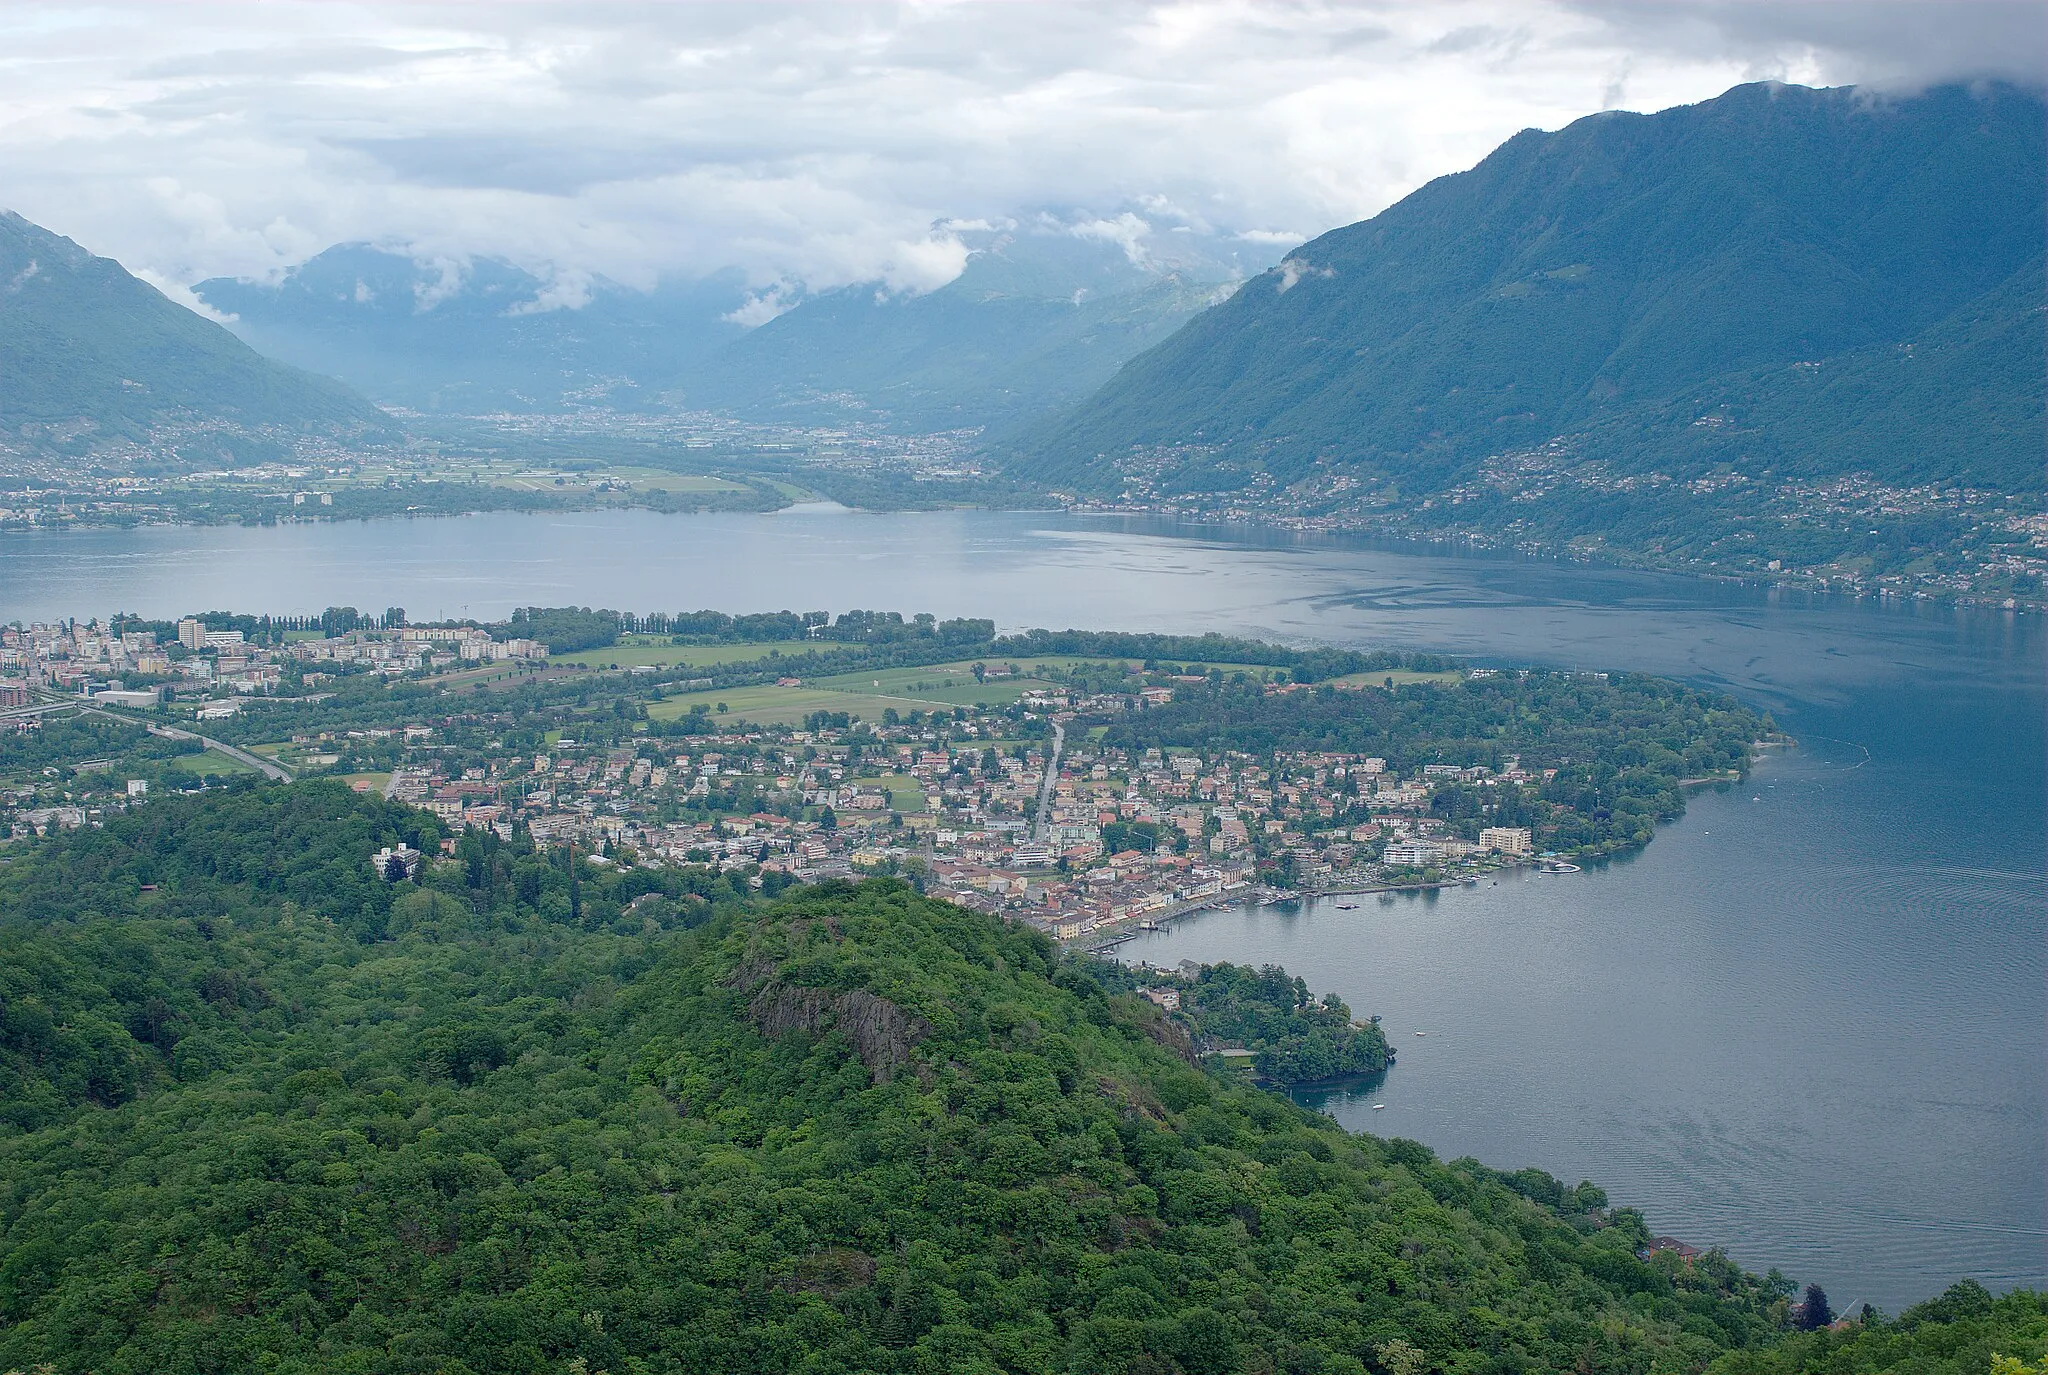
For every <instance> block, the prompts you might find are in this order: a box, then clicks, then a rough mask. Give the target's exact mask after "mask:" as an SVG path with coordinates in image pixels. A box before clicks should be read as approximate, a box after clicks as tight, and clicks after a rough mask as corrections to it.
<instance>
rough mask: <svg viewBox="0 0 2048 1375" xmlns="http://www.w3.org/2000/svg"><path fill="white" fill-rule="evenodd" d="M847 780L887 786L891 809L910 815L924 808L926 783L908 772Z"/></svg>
mask: <svg viewBox="0 0 2048 1375" xmlns="http://www.w3.org/2000/svg"><path fill="white" fill-rule="evenodd" d="M847 781H848V782H849V783H857V784H859V785H860V786H861V787H863V788H887V789H888V790H889V808H890V810H891V811H897V812H902V813H904V814H905V815H908V814H910V813H912V812H922V811H923V810H924V784H922V783H920V782H918V781H917V780H916V779H915V778H912V777H910V776H909V775H908V774H900V773H888V774H883V775H881V776H880V777H868V778H853V779H848V780H847Z"/></svg>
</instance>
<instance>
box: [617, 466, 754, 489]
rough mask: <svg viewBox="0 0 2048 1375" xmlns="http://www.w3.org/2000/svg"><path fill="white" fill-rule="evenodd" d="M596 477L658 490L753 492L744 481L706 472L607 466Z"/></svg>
mask: <svg viewBox="0 0 2048 1375" xmlns="http://www.w3.org/2000/svg"><path fill="white" fill-rule="evenodd" d="M593 476H596V477H603V478H608V479H610V480H612V481H614V482H630V483H632V484H633V485H634V486H635V487H645V488H649V489H651V490H653V491H657V492H751V491H753V490H754V489H753V488H751V487H749V486H747V485H746V484H745V483H743V482H732V481H729V480H727V479H725V478H722V477H711V476H710V475H708V474H705V473H671V472H667V471H665V470H663V469H660V468H606V469H604V470H603V471H602V472H600V473H596V474H593Z"/></svg>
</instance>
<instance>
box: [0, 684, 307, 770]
mask: <svg viewBox="0 0 2048 1375" xmlns="http://www.w3.org/2000/svg"><path fill="white" fill-rule="evenodd" d="M53 711H78V712H83V713H85V714H86V715H89V716H99V717H103V718H105V719H106V720H109V721H119V722H121V723H122V724H123V725H128V726H140V727H142V728H143V729H144V730H146V731H148V732H149V733H150V734H151V735H155V736H160V737H162V738H163V739H165V740H197V741H198V742H199V743H200V744H202V745H204V746H206V748H208V749H210V750H219V751H220V752H221V753H222V754H224V755H226V756H227V757H228V758H230V759H233V760H236V761H238V762H240V763H243V764H247V765H248V766H249V767H250V768H252V769H255V770H256V771H257V772H258V773H260V774H262V775H263V776H264V777H265V778H272V779H276V780H277V781H278V782H280V783H289V782H291V781H292V773H291V770H290V769H287V768H286V767H284V765H282V764H279V763H276V762H274V761H273V760H269V759H265V758H264V757H263V756H262V755H260V754H251V753H250V752H249V751H247V750H245V749H243V748H241V747H240V746H239V745H230V744H228V743H227V742H226V741H224V740H215V739H214V738H213V737H211V736H207V735H201V734H199V733H198V732H197V731H189V730H181V729H180V728H178V727H177V726H160V725H158V724H156V723H155V722H153V721H143V720H138V719H137V718H135V717H133V716H126V715H123V714H122V713H120V712H118V711H108V710H107V709H106V708H105V707H102V706H95V705H94V704H93V703H91V702H86V701H80V700H78V699H76V698H64V699H59V700H57V701H46V702H37V703H35V704H34V705H33V706H26V707H11V708H9V709H7V710H5V711H0V721H11V720H19V719H20V718H21V717H24V716H44V715H47V714H48V713H50V712H53Z"/></svg>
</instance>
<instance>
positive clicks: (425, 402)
mask: <svg viewBox="0 0 2048 1375" xmlns="http://www.w3.org/2000/svg"><path fill="white" fill-rule="evenodd" d="M193 292H194V294H195V295H197V296H198V297H199V298H200V299H201V300H203V301H205V302H206V303H207V304H208V305H209V306H212V307H213V308H214V309H215V310H218V311H220V312H221V313H222V314H224V315H229V316H232V317H233V322H232V327H233V329H234V330H235V332H236V333H238V334H240V335H241V336H242V337H243V338H244V339H246V340H248V341H249V342H250V343H251V344H253V345H255V346H256V347H257V348H260V349H262V350H263V351H264V352H266V353H269V354H272V355H274V356H276V357H278V358H283V359H287V360H289V361H290V362H293V363H296V364H297V365H299V366H300V367H304V368H312V369H315V370H317V371H320V372H325V373H330V374H332V375H333V376H336V377H339V378H343V379H345V380H346V381H347V382H348V383H349V384H350V385H352V386H355V387H357V388H360V389H361V390H362V391H363V392H364V393H365V394H366V395H369V396H372V397H375V398H376V399H377V400H378V401H380V402H382V403H384V404H386V405H391V406H400V407H405V408H407V409H411V410H418V411H425V412H430V413H454V414H471V415H474V414H482V413H485V412H490V411H507V410H509V411H545V410H559V409H561V408H563V407H564V406H566V405H575V404H578V403H583V404H591V405H608V406H615V407H624V408H627V409H633V408H637V407H640V406H643V405H646V404H649V403H651V402H652V400H653V397H654V394H655V392H656V391H658V390H659V389H661V388H662V387H665V386H667V385H668V384H669V382H670V381H671V380H672V379H673V378H674V377H675V376H676V375H677V374H678V373H679V372H681V371H682V370H683V369H685V368H687V367H689V366H690V365H691V364H693V363H695V362H696V361H698V360H700V359H702V358H704V357H706V356H707V355H709V354H710V353H712V352H714V351H715V350H717V349H718V348H720V347H722V346H724V345H726V344H729V343H731V342H732V341H733V340H735V339H737V338H739V337H740V335H741V334H742V332H743V331H742V330H741V329H740V327H739V326H737V325H734V324H730V323H727V322H726V321H724V320H723V319H722V318H721V317H722V316H724V315H726V314H728V313H730V312H732V311H734V310H736V309H738V308H739V307H740V306H741V305H742V304H743V303H744V302H745V300H746V283H745V282H744V281H742V280H741V279H740V277H739V275H738V274H737V273H734V274H729V275H726V276H722V277H714V278H710V279H708V280H704V281H696V282H687V283H667V284H664V285H662V286H661V287H659V288H657V289H655V290H653V291H637V290H634V289H633V288H630V287H626V286H621V285H620V284H618V283H616V282H611V281H607V280H605V279H603V278H598V279H595V280H593V281H590V282H586V283H576V284H559V283H552V282H549V281H547V280H545V279H543V278H541V277H539V276H536V275H535V274H533V273H531V272H528V271H526V270H525V269H523V268H520V267H518V266H516V265H514V264H512V263H509V262H506V261H504V260H502V259H498V258H472V259H469V260H467V261H465V262H462V263H454V262H447V263H434V262H420V261H415V260H414V259H413V258H412V257H410V256H408V255H406V254H402V253H392V252H388V251H385V250H383V249H378V248H374V247H372V246H370V245H368V244H341V245H337V246H336V247H334V248H330V249H328V250H327V251H326V252H324V253H321V254H319V255H318V256H316V257H313V258H310V259H308V260H307V261H306V262H304V263H301V264H300V265H299V266H297V267H295V268H292V269H291V270H289V271H288V272H286V273H285V274H284V275H283V276H282V277H281V278H279V279H278V280H277V281H275V282H252V281H242V280H238V279H236V278H233V277H215V278H211V279H209V280H207V281H203V282H201V283H199V284H198V285H197V286H196V287H194V288H193Z"/></svg>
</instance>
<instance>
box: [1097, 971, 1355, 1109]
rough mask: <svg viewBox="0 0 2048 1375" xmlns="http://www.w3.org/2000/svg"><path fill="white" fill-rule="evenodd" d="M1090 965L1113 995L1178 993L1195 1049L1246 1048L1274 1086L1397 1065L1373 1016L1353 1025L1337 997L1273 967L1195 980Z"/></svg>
mask: <svg viewBox="0 0 2048 1375" xmlns="http://www.w3.org/2000/svg"><path fill="white" fill-rule="evenodd" d="M1087 968H1088V974H1089V977H1091V978H1093V979H1094V980H1095V981H1096V982H1097V983H1099V984H1101V985H1102V986H1103V987H1104V988H1106V989H1110V990H1116V991H1132V990H1136V989H1139V988H1153V989H1159V988H1171V989H1174V990H1176V991H1177V992H1178V993H1179V994H1180V1008H1179V1019H1180V1020H1182V1021H1184V1022H1186V1023H1187V1024H1188V1025H1189V1026H1190V1027H1191V1028H1192V1030H1193V1033H1194V1043H1195V1048H1196V1049H1197V1050H1204V1049H1208V1048H1210V1047H1215V1046H1239V1047H1242V1048H1244V1049H1246V1050H1249V1051H1251V1052H1252V1068H1253V1069H1255V1070H1256V1071H1258V1073H1259V1075H1260V1076H1261V1077H1262V1078H1265V1079H1269V1080H1271V1081H1272V1082H1274V1083H1276V1084H1305V1083H1310V1082H1312V1081H1315V1080H1318V1079H1334V1078H1336V1077H1338V1076H1339V1075H1346V1074H1373V1073H1377V1072H1378V1071H1380V1070H1384V1069H1385V1068H1386V1067H1387V1066H1388V1065H1391V1064H1392V1063H1393V1062H1394V1057H1393V1054H1392V1052H1391V1051H1390V1050H1389V1049H1388V1047H1387V1038H1386V1034H1385V1033H1384V1032H1382V1031H1381V1030H1380V1026H1379V1019H1378V1018H1377V1017H1375V1018H1372V1019H1371V1020H1369V1021H1365V1022H1354V1021H1353V1020H1352V1017H1351V1009H1350V1008H1348V1007H1346V1006H1345V1005H1344V1000H1343V999H1342V998H1339V997H1338V996H1337V995H1336V994H1334V993H1326V994H1324V995H1323V996H1322V997H1320V998H1318V997H1315V996H1314V995H1313V994H1312V993H1310V991H1309V987H1308V985H1307V984H1306V983H1305V982H1303V981H1302V980H1300V979H1297V978H1292V977H1290V976H1289V975H1288V973H1287V971H1286V970H1284V969H1281V968H1279V967H1278V966H1276V965H1267V966H1265V967H1264V968H1261V969H1252V968H1249V967H1247V966H1244V965H1235V964H1227V963H1226V964H1212V965H1204V966H1202V967H1201V968H1200V969H1199V970H1197V971H1196V972H1195V973H1193V974H1192V975H1189V974H1185V973H1180V974H1162V973H1161V972H1159V971H1157V970H1152V969H1131V968H1128V967H1126V966H1124V965H1121V964H1115V963H1111V962H1108V961H1101V960H1096V961H1091V962H1090V963H1089V964H1088V966H1087Z"/></svg>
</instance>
